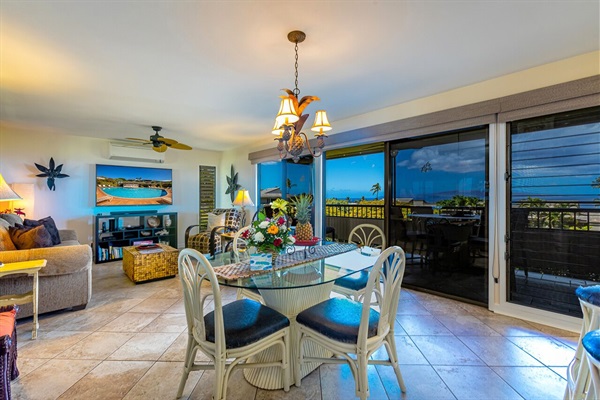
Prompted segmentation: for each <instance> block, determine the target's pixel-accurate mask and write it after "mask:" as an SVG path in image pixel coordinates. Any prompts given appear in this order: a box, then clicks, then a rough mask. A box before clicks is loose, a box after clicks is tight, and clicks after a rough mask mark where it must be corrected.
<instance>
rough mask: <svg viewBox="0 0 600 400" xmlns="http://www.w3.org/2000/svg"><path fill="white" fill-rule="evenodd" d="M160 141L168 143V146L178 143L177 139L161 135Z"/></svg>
mask: <svg viewBox="0 0 600 400" xmlns="http://www.w3.org/2000/svg"><path fill="white" fill-rule="evenodd" d="M160 141H161V142H163V143H164V144H166V145H167V146H172V145H174V144H176V143H177V140H174V139H169V138H166V137H161V138H160Z"/></svg>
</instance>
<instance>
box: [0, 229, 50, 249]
mask: <svg viewBox="0 0 600 400" xmlns="http://www.w3.org/2000/svg"><path fill="white" fill-rule="evenodd" d="M8 233H9V234H10V239H11V240H12V242H13V243H14V245H15V247H16V248H17V249H18V250H27V249H36V248H40V247H50V246H52V237H51V236H50V233H48V230H47V229H46V227H45V226H44V225H40V226H36V227H33V228H31V227H26V226H23V225H19V224H17V225H16V226H11V227H10V228H8Z"/></svg>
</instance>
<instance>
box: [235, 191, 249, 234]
mask: <svg viewBox="0 0 600 400" xmlns="http://www.w3.org/2000/svg"><path fill="white" fill-rule="evenodd" d="M233 205H234V206H240V207H242V227H244V226H246V206H250V207H254V203H253V202H252V199H251V198H250V193H248V190H246V189H244V188H242V189H240V190H238V192H237V196H235V200H233Z"/></svg>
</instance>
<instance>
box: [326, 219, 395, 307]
mask: <svg viewBox="0 0 600 400" xmlns="http://www.w3.org/2000/svg"><path fill="white" fill-rule="evenodd" d="M348 243H356V244H358V245H359V246H361V247H362V246H368V247H372V248H376V249H381V250H382V251H383V250H384V249H385V248H386V244H387V242H386V240H385V234H384V233H383V231H382V230H381V228H379V227H378V226H376V225H373V224H361V225H357V226H355V227H354V229H352V231H350V235H348ZM368 280H369V272H368V271H361V272H359V273H356V274H352V275H348V276H344V277H343V278H339V279H336V280H335V284H334V285H333V289H332V291H333V292H335V293H339V294H341V295H344V296H346V297H347V298H349V299H353V300H356V301H358V300H360V298H361V297H362V296H363V295H364V294H365V288H366V286H367V281H368Z"/></svg>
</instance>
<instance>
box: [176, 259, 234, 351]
mask: <svg viewBox="0 0 600 400" xmlns="http://www.w3.org/2000/svg"><path fill="white" fill-rule="evenodd" d="M178 262H179V265H178V269H179V279H180V280H181V286H182V287H183V302H184V306H185V315H186V319H187V325H188V333H191V334H193V335H194V338H195V339H196V341H197V342H198V343H204V342H206V328H205V325H204V311H203V310H204V303H205V301H206V300H207V298H209V297H212V298H213V302H214V316H215V350H216V354H222V355H224V354H225V349H226V345H225V328H224V325H223V304H222V300H221V291H220V290H219V281H218V280H217V277H216V275H215V273H214V271H213V269H212V266H211V265H210V262H209V261H208V260H207V259H206V257H204V256H203V255H202V254H201V253H200V252H198V251H197V250H194V249H183V250H181V252H180V253H179V260H178ZM205 279H206V280H207V281H208V282H209V283H210V285H211V290H210V291H206V290H205V293H204V295H202V290H201V288H202V281H203V280H205Z"/></svg>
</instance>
